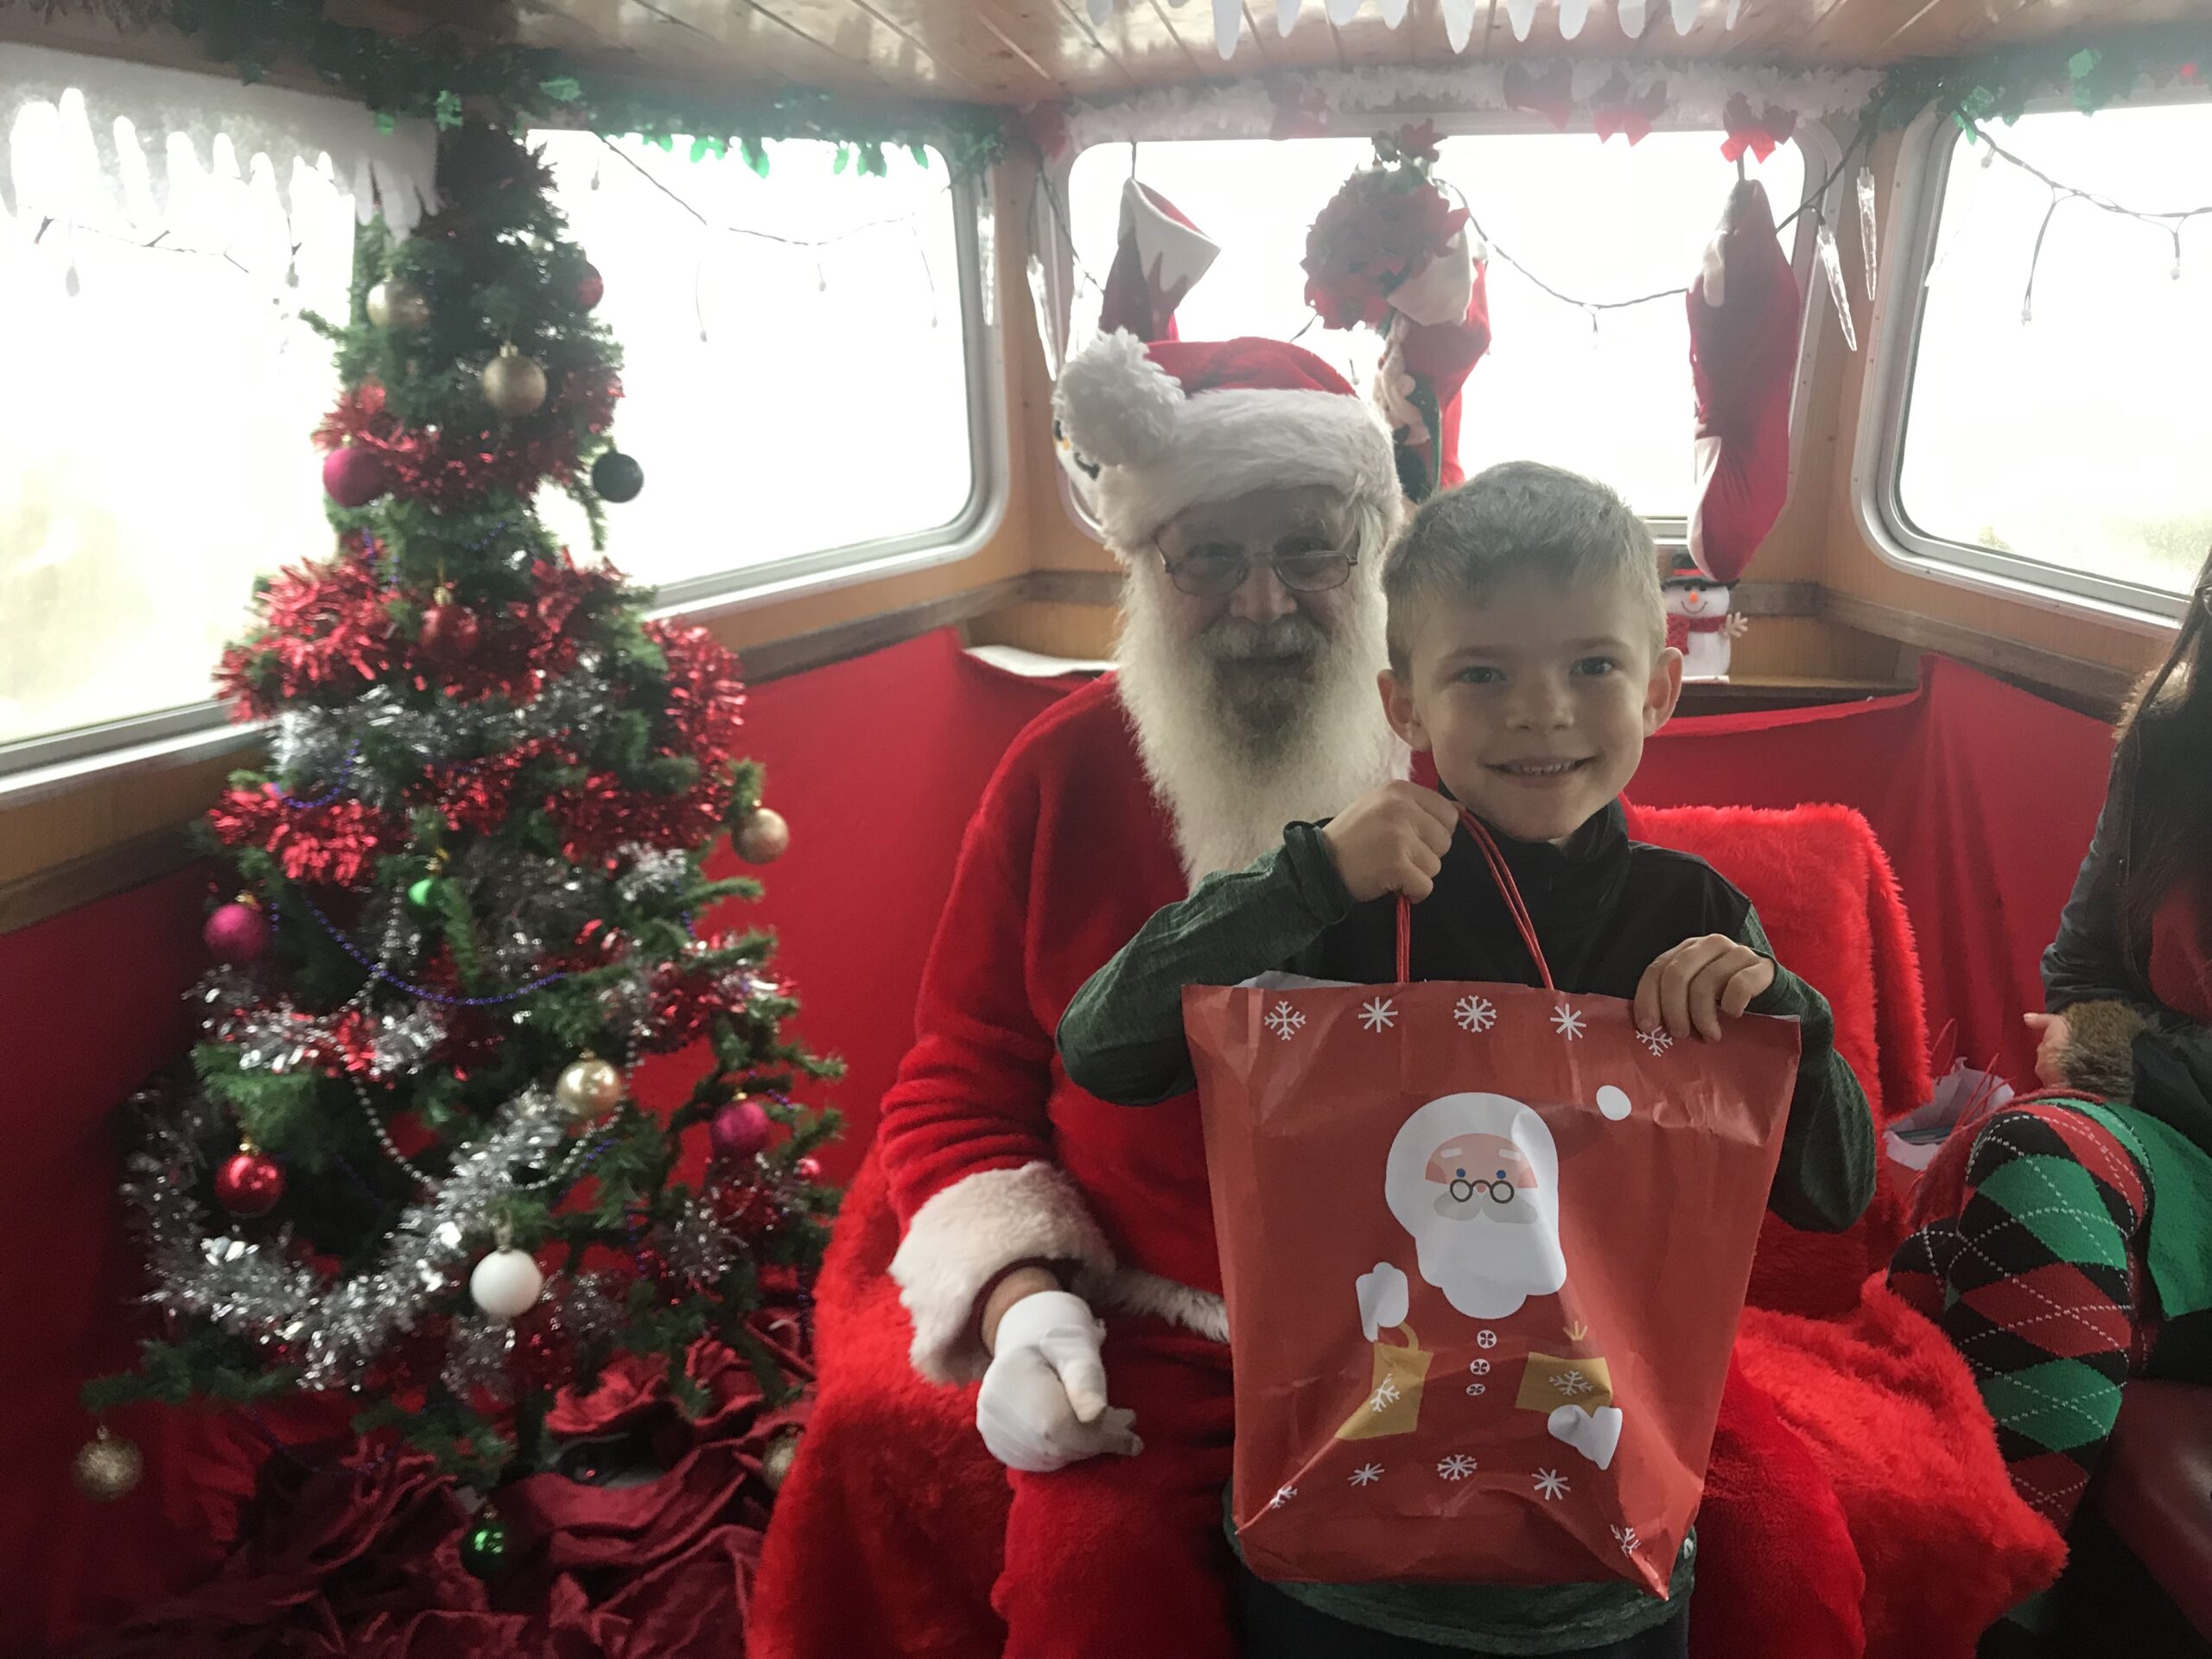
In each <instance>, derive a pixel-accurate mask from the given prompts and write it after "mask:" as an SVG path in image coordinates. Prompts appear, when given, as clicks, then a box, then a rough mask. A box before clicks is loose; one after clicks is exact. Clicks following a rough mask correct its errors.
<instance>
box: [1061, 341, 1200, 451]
mask: <svg viewBox="0 0 2212 1659" xmlns="http://www.w3.org/2000/svg"><path fill="white" fill-rule="evenodd" d="M1183 403H1184V397H1183V388H1182V385H1181V384H1180V383H1179V382H1178V381H1177V380H1176V378H1175V377H1174V376H1173V375H1172V374H1170V373H1168V372H1167V371H1166V370H1165V369H1163V368H1161V367H1160V365H1158V364H1157V363H1154V361H1153V360H1152V359H1151V358H1150V357H1148V356H1147V355H1146V353H1145V349H1144V342H1143V341H1142V340H1139V339H1138V338H1137V337H1136V336H1135V334H1122V333H1119V332H1116V333H1114V334H1101V335H1100V336H1099V337H1098V339H1097V340H1096V341H1094V342H1093V343H1092V344H1091V345H1090V346H1088V347H1086V348H1085V349H1084V350H1083V351H1080V352H1077V353H1076V354H1075V355H1074V356H1073V357H1071V358H1070V359H1068V361H1067V365H1066V367H1065V368H1064V369H1062V370H1061V372H1060V382H1059V385H1057V386H1055V387H1053V388H1052V413H1053V415H1054V416H1055V417H1056V418H1057V419H1058V421H1059V423H1060V433H1061V435H1062V436H1064V437H1065V438H1066V439H1067V441H1068V442H1070V443H1071V444H1073V445H1074V446H1075V447H1076V449H1077V452H1078V453H1079V454H1082V455H1083V456H1084V458H1085V459H1086V460H1089V461H1094V462H1096V463H1097V464H1098V465H1100V466H1102V467H1148V466H1150V465H1152V463H1153V462H1154V461H1158V460H1159V459H1160V457H1161V456H1162V455H1164V454H1166V453H1167V450H1168V447H1169V446H1170V445H1171V444H1173V442H1175V419H1176V416H1177V415H1178V414H1179V412H1180V410H1181V409H1182V407H1183Z"/></svg>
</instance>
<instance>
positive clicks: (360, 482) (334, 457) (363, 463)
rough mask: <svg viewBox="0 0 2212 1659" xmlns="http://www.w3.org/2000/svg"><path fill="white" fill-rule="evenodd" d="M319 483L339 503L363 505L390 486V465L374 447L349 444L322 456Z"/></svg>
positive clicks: (347, 505) (355, 505)
mask: <svg viewBox="0 0 2212 1659" xmlns="http://www.w3.org/2000/svg"><path fill="white" fill-rule="evenodd" d="M322 487H323V488H324V489H325V490H327V491H328V492H329V493H330V499H332V500H334V501H335V502H336V503H337V504H338V505H340V506H341V507H365V506H367V505H369V503H370V502H372V501H373V500H375V499H377V498H378V496H380V495H382V494H383V493H385V491H386V490H388V489H390V488H391V469H390V468H388V467H386V466H385V461H384V457H383V456H382V455H380V454H378V453H377V452H376V451H375V450H373V449H365V448H361V447H360V446H359V445H358V444H348V445H346V447H345V448H342V449H334V450H332V451H331V452H330V454H328V455H327V457H326V458H325V459H324V461H323V463H322Z"/></svg>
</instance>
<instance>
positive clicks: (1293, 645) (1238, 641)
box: [1198, 611, 1329, 663]
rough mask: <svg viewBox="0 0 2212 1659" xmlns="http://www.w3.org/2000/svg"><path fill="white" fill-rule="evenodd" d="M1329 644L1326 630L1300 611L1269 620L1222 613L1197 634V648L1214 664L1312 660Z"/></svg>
mask: <svg viewBox="0 0 2212 1659" xmlns="http://www.w3.org/2000/svg"><path fill="white" fill-rule="evenodd" d="M1328 644H1329V635H1328V632H1327V631H1326V630H1325V629H1324V628H1323V627H1322V626H1321V625H1320V624H1319V623H1318V622H1316V621H1315V620H1313V618H1312V617H1310V616H1307V615H1306V613H1304V612H1302V611H1293V612H1292V613H1290V614H1289V615H1287V616H1279V617H1277V618H1275V619H1274V620H1273V621H1272V622H1255V621H1253V620H1251V619H1250V618H1249V617H1243V616H1225V617H1224V618H1222V620H1220V621H1218V622H1217V623H1215V624H1214V625H1213V626H1211V627H1210V628H1208V629H1207V630H1206V631H1205V632H1204V633H1203V634H1201V635H1199V637H1198V645H1199V648H1200V649H1201V650H1203V651H1204V652H1205V654H1206V656H1207V657H1208V658H1211V660H1212V661H1214V662H1217V663H1255V662H1280V661H1284V660H1300V659H1302V660H1306V661H1311V660H1312V659H1313V658H1318V657H1319V656H1320V654H1321V653H1322V652H1324V651H1325V650H1326V649H1327V647H1328Z"/></svg>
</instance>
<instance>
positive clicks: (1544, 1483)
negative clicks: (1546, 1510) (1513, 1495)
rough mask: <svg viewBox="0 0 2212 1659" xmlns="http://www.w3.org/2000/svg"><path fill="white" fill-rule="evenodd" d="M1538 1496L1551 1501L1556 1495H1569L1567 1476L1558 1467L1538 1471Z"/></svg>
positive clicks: (1547, 1501)
mask: <svg viewBox="0 0 2212 1659" xmlns="http://www.w3.org/2000/svg"><path fill="white" fill-rule="evenodd" d="M1536 1496H1537V1497H1541V1498H1542V1499H1543V1500H1544V1501H1545V1502H1546V1503H1549V1502H1550V1501H1551V1500H1552V1499H1554V1498H1555V1497H1566V1496H1567V1477H1566V1476H1565V1475H1562V1474H1561V1473H1560V1471H1558V1470H1556V1469H1539V1470H1537V1471H1536Z"/></svg>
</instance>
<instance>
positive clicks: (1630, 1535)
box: [1613, 1527, 1643, 1555]
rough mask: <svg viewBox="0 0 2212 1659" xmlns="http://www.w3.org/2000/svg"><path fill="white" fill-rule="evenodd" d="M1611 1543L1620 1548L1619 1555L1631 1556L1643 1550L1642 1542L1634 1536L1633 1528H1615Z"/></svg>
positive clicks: (1634, 1530)
mask: <svg viewBox="0 0 2212 1659" xmlns="http://www.w3.org/2000/svg"><path fill="white" fill-rule="evenodd" d="M1613 1541H1614V1542H1615V1543H1617V1544H1618V1545H1619V1546H1620V1547H1621V1554H1624V1555H1633V1554H1636V1552H1637V1550H1639V1549H1641V1548H1643V1539H1641V1538H1639V1537H1637V1535H1636V1529H1635V1528H1634V1527H1615V1528H1614V1529H1613Z"/></svg>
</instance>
